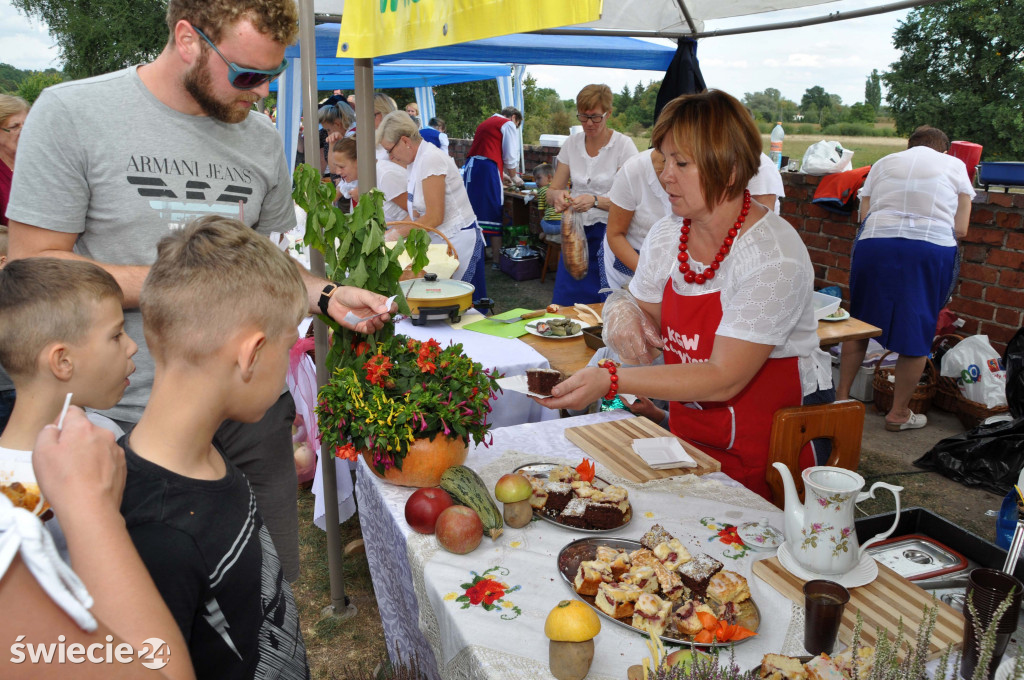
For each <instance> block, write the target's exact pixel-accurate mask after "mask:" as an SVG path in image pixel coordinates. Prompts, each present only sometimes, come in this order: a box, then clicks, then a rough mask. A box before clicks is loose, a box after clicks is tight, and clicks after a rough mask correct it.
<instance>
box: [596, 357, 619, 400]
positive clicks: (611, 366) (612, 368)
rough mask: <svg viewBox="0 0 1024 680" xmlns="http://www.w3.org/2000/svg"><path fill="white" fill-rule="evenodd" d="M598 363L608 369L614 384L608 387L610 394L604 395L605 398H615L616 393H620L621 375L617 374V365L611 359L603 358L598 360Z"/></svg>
mask: <svg viewBox="0 0 1024 680" xmlns="http://www.w3.org/2000/svg"><path fill="white" fill-rule="evenodd" d="M597 365H598V366H599V367H601V368H605V369H608V373H610V374H611V375H610V376H609V377H610V378H611V380H612V386H611V387H610V388H609V389H608V394H606V395H604V399H606V400H610V399H614V398H615V395H616V394H618V393H619V376H617V375H616V373H617V372H618V369H617V366H618V364H616V363H615V362H614V361H612V360H611V359H601V360H600V361H598V362H597Z"/></svg>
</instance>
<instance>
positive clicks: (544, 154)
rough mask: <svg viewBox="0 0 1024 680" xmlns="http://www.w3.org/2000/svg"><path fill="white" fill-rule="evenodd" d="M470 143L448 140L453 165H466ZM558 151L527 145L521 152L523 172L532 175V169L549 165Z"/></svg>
mask: <svg viewBox="0 0 1024 680" xmlns="http://www.w3.org/2000/svg"><path fill="white" fill-rule="evenodd" d="M472 143H473V140H471V139H449V140H448V153H449V154H451V155H452V156H454V157H455V164H456V165H458V166H459V167H460V168H461V167H462V166H463V165H465V164H466V152H467V151H469V145H470V144H472ZM559 151H560V149H559V148H558V147H557V146H533V145H531V144H527V145H526V148H525V149H524V150H523V158H524V160H525V161H526V170H525V172H526V173H527V174H533V169H534V168H535V167H536V166H538V165H540V164H541V163H551V162H552V161H554V159H555V156H557V155H558V152H559Z"/></svg>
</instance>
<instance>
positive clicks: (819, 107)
mask: <svg viewBox="0 0 1024 680" xmlns="http://www.w3.org/2000/svg"><path fill="white" fill-rule="evenodd" d="M842 103H843V99H841V98H840V96H839V95H838V94H829V93H828V92H825V88H823V87H821V86H820V85H815V86H814V87H809V88H807V90H805V91H804V96H803V97H801V99H800V113H802V114H803V115H804V117H805V118H808V119H811V120H817V122H818V124H820V125H822V126H824V125H828V124H829V123H835V122H838V120H839V118H840V116H839V114H840V107H841V105H842ZM812 112H813V113H812Z"/></svg>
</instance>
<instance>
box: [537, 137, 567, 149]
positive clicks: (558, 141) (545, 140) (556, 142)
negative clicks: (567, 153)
mask: <svg viewBox="0 0 1024 680" xmlns="http://www.w3.org/2000/svg"><path fill="white" fill-rule="evenodd" d="M567 139H569V135H541V136H540V145H541V146H557V147H559V148H561V146H562V144H564V143H565V140H567Z"/></svg>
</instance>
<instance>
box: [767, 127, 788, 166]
mask: <svg viewBox="0 0 1024 680" xmlns="http://www.w3.org/2000/svg"><path fill="white" fill-rule="evenodd" d="M785 138H786V131H785V130H783V129H782V121H781V120H780V121H779V122H778V123H776V124H775V127H774V128H773V129H772V143H771V147H770V149H771V150H770V151H769V152H768V157H769V158H771V159H772V162H773V163H775V167H776V168H778V169H780V170H781V169H782V140H783V139H785Z"/></svg>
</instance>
